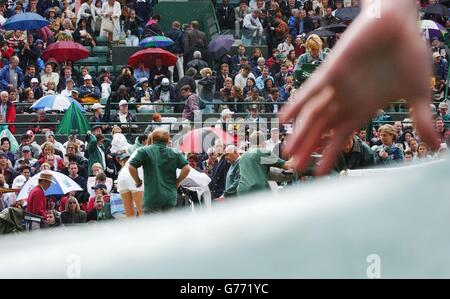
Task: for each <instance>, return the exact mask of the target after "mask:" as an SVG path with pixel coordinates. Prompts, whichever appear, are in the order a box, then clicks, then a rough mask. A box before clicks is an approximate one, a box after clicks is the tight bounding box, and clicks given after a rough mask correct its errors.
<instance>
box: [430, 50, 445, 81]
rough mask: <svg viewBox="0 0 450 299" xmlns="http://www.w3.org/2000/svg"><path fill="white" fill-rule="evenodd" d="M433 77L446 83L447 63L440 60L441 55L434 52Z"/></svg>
mask: <svg viewBox="0 0 450 299" xmlns="http://www.w3.org/2000/svg"><path fill="white" fill-rule="evenodd" d="M433 59H434V76H435V77H436V79H437V80H441V81H444V82H445V81H446V80H447V76H448V62H447V61H445V60H443V59H442V56H441V54H439V53H437V52H434V53H433Z"/></svg>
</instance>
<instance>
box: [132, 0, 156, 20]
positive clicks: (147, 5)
mask: <svg viewBox="0 0 450 299" xmlns="http://www.w3.org/2000/svg"><path fill="white" fill-rule="evenodd" d="M158 2H159V1H158V0H136V1H135V2H134V10H135V11H136V14H137V16H138V17H139V18H140V19H141V20H143V21H144V22H147V20H149V19H150V18H151V17H152V16H153V7H154V6H155V5H156V4H158Z"/></svg>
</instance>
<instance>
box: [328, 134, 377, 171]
mask: <svg viewBox="0 0 450 299" xmlns="http://www.w3.org/2000/svg"><path fill="white" fill-rule="evenodd" d="M374 165H375V156H374V153H373V151H372V150H371V149H370V148H369V146H368V145H367V144H366V143H364V142H362V141H361V140H360V139H359V138H357V137H356V136H355V135H354V134H353V135H352V136H350V137H349V138H348V139H347V141H346V142H345V143H344V146H343V147H342V152H341V153H340V154H339V157H338V160H337V162H336V164H335V166H334V170H335V171H337V172H341V171H343V170H349V169H362V168H367V167H371V166H374Z"/></svg>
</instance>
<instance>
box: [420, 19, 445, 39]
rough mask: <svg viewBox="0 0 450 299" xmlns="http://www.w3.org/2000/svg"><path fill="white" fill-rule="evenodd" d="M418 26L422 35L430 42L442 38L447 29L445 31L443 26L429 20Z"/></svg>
mask: <svg viewBox="0 0 450 299" xmlns="http://www.w3.org/2000/svg"><path fill="white" fill-rule="evenodd" d="M420 26H421V28H422V32H423V35H424V36H425V37H426V38H427V39H429V40H432V39H433V38H435V37H442V36H443V35H444V34H446V33H447V29H445V28H444V26H442V25H441V24H439V23H437V22H434V21H431V20H422V22H421V24H420Z"/></svg>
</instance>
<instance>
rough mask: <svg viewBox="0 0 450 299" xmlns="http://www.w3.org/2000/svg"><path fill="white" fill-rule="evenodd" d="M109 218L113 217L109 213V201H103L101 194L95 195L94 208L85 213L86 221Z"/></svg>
mask: <svg viewBox="0 0 450 299" xmlns="http://www.w3.org/2000/svg"><path fill="white" fill-rule="evenodd" d="M110 219H114V217H113V216H112V215H111V207H110V205H109V202H105V200H104V197H103V196H96V197H95V204H94V208H93V209H92V210H91V211H90V212H88V214H87V222H90V221H103V220H110Z"/></svg>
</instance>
